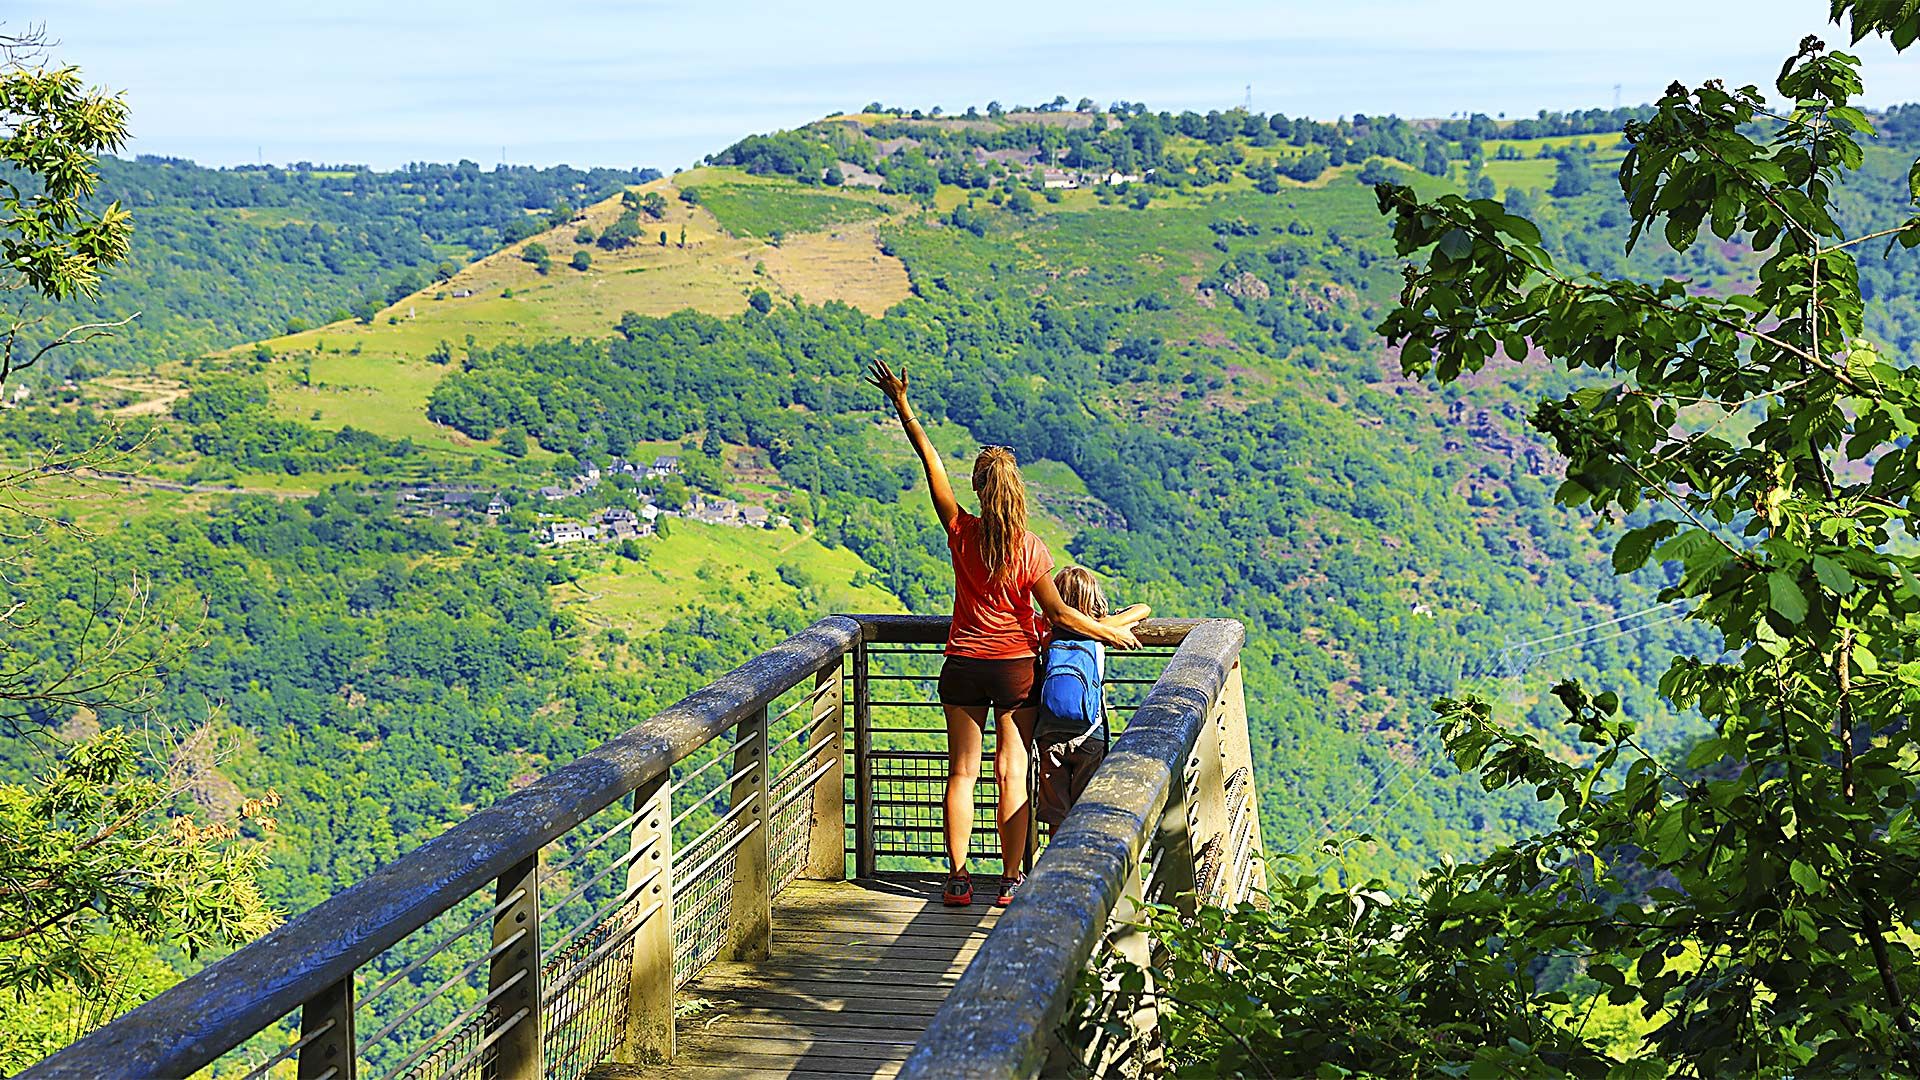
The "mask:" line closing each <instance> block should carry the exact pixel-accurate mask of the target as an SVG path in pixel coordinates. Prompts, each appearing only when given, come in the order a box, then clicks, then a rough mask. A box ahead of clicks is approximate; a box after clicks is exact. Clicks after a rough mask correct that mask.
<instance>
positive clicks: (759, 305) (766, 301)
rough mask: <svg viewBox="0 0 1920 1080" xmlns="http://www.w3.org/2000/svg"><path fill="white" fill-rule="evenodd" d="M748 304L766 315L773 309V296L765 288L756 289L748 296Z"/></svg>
mask: <svg viewBox="0 0 1920 1080" xmlns="http://www.w3.org/2000/svg"><path fill="white" fill-rule="evenodd" d="M747 306H749V307H751V308H753V310H755V311H757V312H759V313H760V314H762V315H765V314H766V313H768V312H770V311H772V310H773V297H772V296H770V295H769V294H768V293H767V290H765V289H755V290H753V293H752V295H750V296H748V297H747Z"/></svg>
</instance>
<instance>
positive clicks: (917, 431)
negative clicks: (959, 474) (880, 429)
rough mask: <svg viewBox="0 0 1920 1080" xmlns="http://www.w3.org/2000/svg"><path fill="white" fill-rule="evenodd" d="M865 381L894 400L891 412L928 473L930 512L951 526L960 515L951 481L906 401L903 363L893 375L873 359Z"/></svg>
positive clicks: (905, 375)
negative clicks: (898, 421)
mask: <svg viewBox="0 0 1920 1080" xmlns="http://www.w3.org/2000/svg"><path fill="white" fill-rule="evenodd" d="M867 381H868V382H870V383H872V384H873V385H874V386H875V387H877V388H879V390H880V392H881V393H883V394H885V395H887V400H888V401H891V402H893V411H894V412H895V413H897V414H898V415H899V417H900V423H901V425H902V426H904V427H905V428H906V429H907V441H908V442H910V443H912V444H913V452H914V453H916V454H919V455H920V467H921V468H923V469H925V470H926V472H927V487H928V488H930V489H932V491H933V512H934V513H936V514H938V515H940V524H941V525H942V526H943V527H945V528H948V529H951V528H953V523H954V521H955V520H957V519H958V518H959V517H960V503H959V500H957V499H955V498H954V497H953V484H952V482H951V481H949V480H948V479H947V467H946V465H945V464H943V463H942V462H941V461H940V451H939V450H937V449H935V448H934V445H933V440H932V439H929V438H927V431H926V429H925V428H923V427H921V426H920V419H919V418H918V417H916V416H914V415H913V407H912V406H910V405H908V404H907V368H906V365H905V364H902V365H901V366H900V374H898V375H895V374H894V373H893V369H892V368H890V367H888V366H887V362H886V361H885V360H875V361H874V362H873V366H872V367H870V368H868V369H867Z"/></svg>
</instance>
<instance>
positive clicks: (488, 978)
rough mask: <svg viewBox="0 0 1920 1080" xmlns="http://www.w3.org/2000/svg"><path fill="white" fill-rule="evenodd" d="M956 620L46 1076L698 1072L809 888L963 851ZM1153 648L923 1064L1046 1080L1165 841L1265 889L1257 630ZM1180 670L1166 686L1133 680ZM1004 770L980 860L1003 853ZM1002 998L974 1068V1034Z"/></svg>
mask: <svg viewBox="0 0 1920 1080" xmlns="http://www.w3.org/2000/svg"><path fill="white" fill-rule="evenodd" d="M946 623H947V620H946V619H945V618H944V617H932V616H859V617H845V616H834V617H831V618H827V619H822V620H821V621H819V622H817V623H815V624H814V625H813V626H811V627H809V628H808V629H806V630H805V631H802V632H801V633H799V634H796V635H795V636H793V637H792V638H789V639H788V640H787V641H785V642H783V643H782V644H780V645H778V646H776V647H774V648H773V649H770V650H768V651H767V652H765V653H762V654H761V655H759V656H757V657H755V658H754V659H752V660H751V661H749V662H747V663H746V664H744V665H742V666H741V667H739V668H737V669H735V670H734V671H732V672H730V673H729V674H727V675H726V676H723V677H722V678H720V679H719V680H717V681H715V682H714V683H712V684H710V685H708V686H706V687H704V688H702V689H701V690H699V691H696V692H695V693H693V694H691V695H689V696H688V697H686V698H685V699H683V700H682V701H680V702H678V703H677V704H675V705H673V706H672V707H670V708H668V709H667V710H665V711H664V712H662V713H660V714H658V715H656V716H654V717H652V718H651V719H649V720H647V721H645V722H643V723H641V724H640V725H638V726H636V727H634V728H632V729H630V730H628V731H626V732H624V733H622V734H620V735H618V736H616V737H615V738H613V739H610V740H608V741H607V742H606V743H604V744H602V745H601V746H600V747H598V748H596V749H595V750H593V751H591V752H589V753H587V754H585V755H583V756H582V757H580V758H579V759H578V760H576V761H574V762H572V763H571V764H568V765H565V766H563V767H561V768H558V769H556V770H554V771H553V772H551V773H549V774H548V775H546V776H544V777H542V778H541V779H539V780H536V781H534V782H533V783H531V784H529V785H527V786H526V787H523V788H521V789H520V790H519V791H516V792H514V793H513V794H512V795H509V796H507V797H506V798H504V799H502V800H500V802H498V803H496V804H495V805H493V806H492V807H490V808H488V809H485V810H482V811H479V812H478V813H476V814H474V815H473V816H471V817H469V818H468V819H466V820H465V821H462V822H459V823H456V824H454V825H452V826H450V827H449V828H448V829H447V830H446V831H445V832H443V833H442V834H440V835H439V836H437V837H435V838H434V839H432V840H430V841H428V842H427V843H425V844H422V845H421V846H420V847H418V848H416V849H415V850H413V851H412V852H410V853H408V854H406V855H403V856H401V857H400V858H399V859H396V860H395V861H393V862H392V863H390V864H388V865H387V866H385V867H383V868H381V869H380V870H378V871H376V872H375V873H373V874H372V875H370V876H369V877H368V878H367V879H366V880H364V881H362V882H360V883H358V884H356V885H354V886H352V887H350V888H348V889H346V890H344V891H342V892H341V893H339V894H337V895H335V896H334V897H332V898H331V899H329V900H327V901H326V902H324V903H322V904H320V905H319V906H317V907H315V908H314V909H312V910H311V911H308V912H306V913H304V914H302V915H300V916H298V917H296V918H294V919H292V920H290V921H289V922H287V923H286V924H285V925H283V926H282V927H280V928H279V929H277V930H275V931H273V932H272V933H270V934H268V935H266V936H265V937H263V938H261V939H260V940H258V941H256V942H254V943H253V944H251V945H249V946H247V947H246V948H244V949H241V950H239V951H238V952H235V953H234V954H233V955H231V956H228V957H226V958H224V959H222V960H220V961H217V962H215V963H213V964H211V965H209V966H208V967H207V968H205V969H203V970H202V971H200V972H199V973H197V974H195V975H193V976H191V977H189V978H187V979H186V980H183V981H182V982H181V983H179V984H178V985H176V986H174V987H173V988H172V989H169V990H168V991H166V992H165V993H162V994H161V995H159V996H158V997H156V998H154V999H153V1000H152V1001H150V1002H148V1003H147V1004H146V1005H144V1006H142V1007H141V1008H139V1009H137V1010H135V1011H133V1012H131V1013H129V1014H127V1015H126V1016H124V1017H122V1018H120V1019H119V1020H117V1021H115V1022H114V1023H112V1024H110V1025H108V1026H106V1027H105V1028H102V1029H101V1030H99V1031H97V1032H95V1033H93V1034H92V1035H90V1036H88V1037H86V1038H84V1039H82V1040H80V1041H79V1042H77V1043H75V1044H74V1045H73V1046H71V1047H69V1048H67V1049H66V1050H64V1051H62V1052H61V1053H59V1054H57V1055H55V1056H53V1057H51V1058H49V1059H47V1060H46V1061H44V1062H42V1063H40V1064H39V1065H37V1066H35V1067H33V1068H32V1069H29V1070H28V1071H27V1072H26V1073H24V1074H22V1075H23V1077H30V1078H35V1080H56V1078H57V1080H67V1078H74V1077H87V1078H94V1077H127V1078H135V1077H138V1078H143V1080H144V1078H151V1077H174V1076H180V1077H184V1076H188V1075H190V1074H193V1073H195V1072H197V1071H199V1070H201V1069H203V1068H206V1067H207V1066H209V1065H212V1066H214V1067H215V1072H216V1075H220V1076H227V1075H239V1076H244V1077H246V1078H248V1080H253V1078H260V1077H297V1078H298V1080H356V1078H359V1077H366V1078H369V1080H373V1078H378V1080H415V1078H425V1077H485V1078H525V1080H532V1078H555V1080H579V1078H581V1077H583V1076H584V1075H585V1074H586V1072H587V1070H588V1069H590V1068H593V1067H595V1066H599V1065H604V1064H606V1063H609V1062H622V1063H628V1064H635V1065H642V1064H645V1063H649V1062H652V1063H660V1062H665V1061H668V1060H671V1059H672V1057H673V1055H674V1049H675V1042H676V1036H675V1024H674V1015H675V999H676V994H677V993H679V992H680V989H681V988H682V987H684V986H685V985H686V984H687V983H688V982H689V981H691V980H693V979H694V978H696V977H697V976H699V974H700V973H701V971H702V970H703V969H706V968H707V967H708V966H709V965H710V964H711V963H712V962H714V961H716V960H724V961H733V962H755V961H761V960H764V959H766V958H767V957H768V955H769V951H770V948H771V944H772V942H771V935H772V929H771V927H772V925H773V915H772V911H773V904H774V902H775V898H776V897H777V896H779V895H780V894H781V893H782V892H783V891H784V890H786V889H787V887H788V886H789V885H790V884H791V883H792V882H794V881H796V880H800V879H802V878H811V879H817V880H828V881H833V880H840V879H843V878H845V877H846V876H847V872H848V868H849V863H851V864H852V868H853V870H854V873H855V874H856V875H857V876H860V877H871V876H872V875H874V874H875V873H876V872H877V871H881V870H915V869H919V870H924V869H928V868H931V867H933V866H934V865H935V860H938V859H940V858H941V857H942V856H941V841H940V830H939V813H940V812H939V805H940V788H941V784H942V782H943V779H944V774H945V753H944V749H943V747H944V727H943V725H942V722H941V720H940V712H939V708H938V705H937V704H936V703H935V702H934V701H932V694H931V686H932V680H933V676H934V666H935V665H936V664H937V663H938V655H937V648H933V646H937V645H938V643H940V642H941V641H943V640H944V637H945V633H946ZM1140 636H1141V638H1142V640H1143V641H1144V642H1145V643H1147V644H1148V645H1149V648H1148V649H1146V650H1142V651H1141V652H1138V653H1130V654H1116V656H1117V660H1116V663H1115V665H1114V669H1115V670H1114V672H1113V678H1112V680H1111V681H1112V683H1113V685H1114V696H1115V697H1116V698H1117V699H1118V702H1119V704H1121V705H1122V706H1123V714H1124V713H1125V712H1127V711H1129V710H1130V708H1131V706H1132V705H1133V704H1135V703H1136V698H1137V694H1138V692H1139V690H1140V689H1142V688H1144V687H1146V686H1147V685H1150V684H1151V685H1152V686H1153V690H1152V691H1151V693H1150V694H1149V695H1148V697H1147V700H1146V703H1145V704H1144V705H1143V706H1140V708H1139V711H1138V712H1137V713H1134V714H1133V720H1132V723H1131V725H1130V726H1129V727H1128V728H1127V729H1126V731H1125V733H1124V734H1122V735H1121V737H1120V741H1119V742H1118V743H1117V744H1116V746H1115V753H1114V755H1113V757H1112V759H1111V761H1112V764H1111V765H1110V766H1106V767H1103V768H1102V770H1101V772H1100V774H1099V776H1098V777H1096V779H1095V781H1094V785H1093V787H1092V788H1090V789H1089V791H1088V794H1087V797H1086V799H1085V800H1084V801H1083V803H1082V805H1081V806H1080V807H1078V808H1076V810H1075V812H1074V814H1073V816H1072V817H1070V818H1069V819H1068V821H1067V823H1066V825H1065V826H1063V828H1062V829H1061V831H1060V835H1059V836H1058V837H1055V838H1054V840H1053V843H1052V845H1051V846H1050V847H1048V848H1047V850H1046V854H1045V855H1044V856H1042V857H1041V858H1040V860H1039V862H1038V865H1037V867H1036V868H1035V870H1034V873H1033V878H1032V882H1031V884H1030V886H1029V890H1028V891H1027V892H1024V893H1023V894H1022V899H1021V900H1020V901H1019V902H1018V903H1016V904H1015V905H1014V907H1013V908H1012V909H1010V910H1009V911H1008V913H1007V915H1006V917H1005V918H1004V919H1003V920H1002V924H1003V925H1004V926H1006V927H1010V928H1012V929H1013V931H1014V933H1013V934H1012V935H1010V936H1008V937H1007V938H1006V941H1005V942H1004V943H1003V942H1002V931H995V932H994V933H993V934H992V935H990V936H989V937H988V938H987V939H986V944H985V945H984V946H982V947H981V949H980V952H979V954H978V958H977V959H975V960H974V961H973V962H972V964H971V966H970V967H969V968H968V970H967V974H966V975H965V976H964V977H962V978H961V979H960V981H959V983H958V985H957V986H956V987H955V998H954V1000H953V1001H950V1002H948V1003H947V1004H946V1005H945V1006H943V1008H942V1010H941V1011H940V1012H939V1014H938V1015H937V1016H936V1017H935V1018H934V1027H933V1028H932V1029H931V1030H930V1031H929V1033H928V1040H934V1041H933V1042H931V1043H929V1042H927V1041H926V1040H923V1043H922V1049H925V1048H926V1047H928V1046H933V1047H936V1048H938V1052H939V1055H940V1056H939V1057H938V1059H937V1060H936V1059H933V1058H929V1059H927V1060H926V1061H925V1062H922V1063H921V1064H918V1065H916V1064H915V1062H919V1061H921V1058H920V1056H918V1051H916V1057H915V1058H914V1059H912V1060H910V1061H909V1062H908V1068H909V1069H916V1068H917V1069H919V1070H920V1071H919V1072H918V1073H916V1075H926V1076H931V1075H953V1074H954V1073H955V1070H956V1068H958V1069H959V1070H960V1071H966V1072H971V1073H973V1074H976V1075H1020V1074H1030V1073H1031V1072H1032V1071H1034V1070H1035V1069H1037V1068H1038V1064H1037V1061H1038V1058H1036V1056H1035V1055H1036V1053H1039V1052H1041V1051H1039V1050H1036V1047H1040V1048H1044V1044H1045V1038H1046V1035H1047V1033H1048V1032H1050V1031H1051V1029H1052V1024H1053V1021H1054V1019H1056V1018H1057V1017H1058V1016H1059V1015H1060V1013H1061V1010H1063V1009H1064V1008H1065V1004H1066V1002H1067V999H1068V997H1069V996H1070V994H1071V990H1072V986H1073V982H1074V973H1075V971H1076V970H1077V969H1078V967H1079V966H1081V965H1084V964H1085V962H1086V959H1087V957H1088V956H1090V955H1091V954H1092V952H1093V950H1094V948H1095V947H1096V945H1097V944H1098V943H1099V941H1100V939H1101V937H1102V935H1103V934H1105V933H1107V932H1108V930H1109V920H1110V917H1111V916H1112V915H1113V914H1115V913H1116V906H1117V898H1118V897H1119V896H1120V895H1121V894H1122V893H1123V892H1127V893H1132V894H1134V895H1140V893H1138V892H1137V891H1135V890H1134V889H1132V888H1130V887H1129V886H1128V885H1127V884H1126V882H1127V880H1128V879H1129V876H1130V875H1132V876H1133V877H1134V878H1136V879H1137V876H1138V875H1137V868H1138V867H1139V866H1140V865H1141V861H1142V856H1143V853H1144V854H1145V856H1146V863H1147V865H1148V866H1149V868H1150V869H1151V870H1153V871H1154V872H1153V873H1152V874H1151V875H1150V877H1149V880H1148V883H1147V886H1146V888H1147V894H1149V895H1166V896H1173V895H1175V894H1177V893H1180V892H1190V891H1193V890H1195V889H1196V887H1197V888H1198V891H1199V895H1201V896H1203V897H1206V898H1208V899H1213V900H1219V901H1223V902H1234V901H1237V900H1238V899H1240V898H1241V897H1242V896H1243V895H1245V893H1246V891H1247V890H1248V889H1249V888H1250V887H1252V886H1253V885H1254V884H1255V883H1257V882H1258V881H1259V880H1260V876H1261V874H1262V873H1263V871H1262V870H1261V869H1260V863H1259V858H1260V851H1259V831H1258V824H1257V813H1256V808H1255V806H1254V804H1253V795H1252V784H1251V773H1250V760H1249V759H1248V755H1247V746H1246V731H1245V722H1244V709H1243V707H1242V703H1241V699H1240V689H1239V679H1238V667H1237V654H1238V649H1239V645H1240V641H1241V638H1242V634H1241V632H1240V629H1239V626H1238V624H1235V623H1230V622H1222V621H1204V622H1193V621H1182V620H1153V621H1151V622H1149V623H1147V624H1145V625H1144V626H1143V627H1142V628H1141V631H1140ZM1172 646H1177V648H1173V649H1172V650H1171V651H1169V647H1172ZM1169 658H1170V660H1169ZM1161 660H1169V662H1168V664H1167V671H1166V673H1165V675H1164V676H1162V677H1161V678H1160V679H1159V680H1158V682H1155V681H1154V680H1152V679H1149V678H1146V677H1144V673H1143V672H1141V668H1140V667H1137V666H1134V665H1143V664H1148V663H1152V664H1157V663H1159V662H1160V661H1161ZM1136 673H1138V674H1136ZM849 719H851V723H848V720H849ZM988 752H989V753H990V752H991V746H990V744H989V749H988ZM986 772H987V775H983V777H982V792H981V796H982V797H981V798H980V799H979V800H978V802H979V806H978V813H979V815H980V817H979V819H978V820H979V821H980V823H982V824H985V825H986V826H987V827H986V828H984V829H976V840H975V855H976V856H978V857H985V858H991V857H993V856H995V855H996V854H997V852H996V851H995V850H994V846H993V845H994V844H995V843H996V841H995V840H994V839H993V836H994V834H993V830H992V828H991V822H992V813H993V798H994V792H993V790H992V779H991V773H990V770H987V771H986ZM1175 822H1184V823H1187V824H1185V825H1182V826H1181V827H1178V828H1176V827H1174V824H1173V823H1175ZM982 838H984V839H985V840H986V844H985V849H984V850H982V849H981V840H982ZM1036 920H1037V921H1036ZM1116 925H1120V924H1116ZM1120 930H1121V936H1122V937H1123V938H1124V937H1125V932H1124V926H1123V925H1120ZM1136 936H1137V935H1136ZM1014 942H1019V944H1013V943H1014ZM1029 950H1031V951H1029ZM1023 957H1024V959H1023ZM983 965H984V966H983ZM1009 965H1011V966H1009ZM738 967H739V965H738V964H729V965H723V968H716V969H715V970H716V971H719V970H723V969H724V970H729V971H730V970H737V969H738ZM988 970H991V971H992V972H993V974H987V973H986V972H987V971H988ZM1014 973H1017V975H1018V979H1019V982H1020V984H1021V985H1018V986H1012V985H1009V986H999V987H997V988H996V983H997V982H998V981H999V980H1000V979H1001V978H1003V977H1010V976H1011V975H1013V974H1014ZM716 977H717V976H716ZM1037 978H1038V979H1043V980H1045V981H1044V985H1042V982H1037V981H1036V979H1037ZM995 1001H1001V1002H1004V1005H995V1004H993V1002H995ZM376 1003H377V1004H378V1005H379V1007H378V1008H372V1007H371V1006H373V1005H374V1004H376ZM1016 1006H1017V1007H1016ZM989 1014H991V1019H992V1020H993V1024H992V1025H990V1028H989V1029H986V1030H983V1032H981V1033H978V1034H977V1035H976V1036H975V1037H972V1038H971V1041H969V1042H967V1044H966V1046H964V1047H961V1048H960V1049H961V1050H963V1051H964V1052H963V1053H959V1054H958V1056H954V1054H953V1053H952V1051H953V1050H954V1048H955V1047H956V1045H957V1044H955V1043H953V1041H952V1038H953V1036H952V1032H953V1031H955V1030H956V1025H965V1024H968V1023H972V1022H974V1021H973V1018H976V1017H984V1016H988V1015H989ZM924 1022H925V1017H924V1016H922V1017H920V1019H919V1021H917V1022H916V1023H915V1024H914V1026H913V1030H916V1031H917V1030H918V1029H919V1027H920V1026H921V1024H923V1023H924ZM908 1038H911V1035H909V1036H908Z"/></svg>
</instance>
